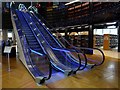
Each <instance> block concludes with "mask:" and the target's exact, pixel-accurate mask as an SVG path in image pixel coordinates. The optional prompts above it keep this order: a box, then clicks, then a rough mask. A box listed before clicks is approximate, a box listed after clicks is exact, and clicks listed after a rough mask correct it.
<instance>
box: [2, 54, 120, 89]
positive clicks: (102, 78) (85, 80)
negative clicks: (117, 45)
mask: <svg viewBox="0 0 120 90" xmlns="http://www.w3.org/2000/svg"><path fill="white" fill-rule="evenodd" d="M10 63H11V71H10V72H8V71H7V57H5V56H4V57H2V88H118V86H120V85H119V83H118V81H119V80H120V77H119V75H118V73H120V67H119V66H118V64H119V63H120V59H116V58H110V57H106V60H105V63H104V64H103V65H101V66H98V67H95V68H93V69H92V70H84V71H79V72H78V73H77V74H76V75H72V76H68V77H66V78H64V79H61V80H58V81H55V82H53V83H48V84H46V83H45V84H44V85H41V86H37V84H36V83H35V81H34V79H33V78H32V77H31V75H30V74H29V73H28V71H27V70H26V68H25V67H24V65H23V64H22V63H21V61H19V60H18V59H16V58H10Z"/></svg>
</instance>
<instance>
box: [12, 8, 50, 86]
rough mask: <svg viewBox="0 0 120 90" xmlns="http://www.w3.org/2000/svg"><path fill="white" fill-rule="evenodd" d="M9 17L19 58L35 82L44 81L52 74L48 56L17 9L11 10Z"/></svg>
mask: <svg viewBox="0 0 120 90" xmlns="http://www.w3.org/2000/svg"><path fill="white" fill-rule="evenodd" d="M11 19H12V23H13V27H14V33H15V35H16V38H17V44H18V45H17V46H18V52H19V53H20V54H19V55H20V57H19V59H20V60H21V61H22V63H23V64H24V65H25V67H26V68H27V69H28V71H29V72H30V74H31V75H32V76H33V78H34V79H35V80H36V83H39V84H41V83H44V81H45V80H48V79H50V77H51V74H52V67H51V63H50V61H49V57H48V56H47V55H46V54H45V53H44V52H43V50H42V49H41V47H40V45H39V43H38V41H37V38H36V37H35V35H34V33H33V32H32V30H31V29H30V28H29V27H28V24H27V23H26V22H25V21H24V19H23V17H22V16H21V15H20V12H19V11H18V10H14V9H12V10H11Z"/></svg>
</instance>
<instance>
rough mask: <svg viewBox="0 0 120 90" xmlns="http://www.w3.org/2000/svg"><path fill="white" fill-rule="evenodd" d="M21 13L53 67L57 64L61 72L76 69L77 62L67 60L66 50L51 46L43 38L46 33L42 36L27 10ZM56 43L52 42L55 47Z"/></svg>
mask: <svg viewBox="0 0 120 90" xmlns="http://www.w3.org/2000/svg"><path fill="white" fill-rule="evenodd" d="M21 13H22V14H21V15H23V16H24V18H25V20H26V21H27V23H28V24H29V27H30V28H31V29H32V30H33V31H34V33H35V34H36V36H37V37H38V38H39V41H40V43H41V45H42V46H41V47H44V48H43V49H44V50H45V52H46V54H48V55H49V57H50V58H51V63H52V65H53V66H54V67H56V66H58V68H57V69H59V70H61V71H62V72H65V73H67V72H72V71H76V70H77V69H78V67H79V65H78V64H76V65H75V63H74V64H73V63H71V62H69V57H68V56H67V55H66V53H65V52H66V51H65V50H62V49H60V48H59V49H53V48H51V47H50V45H49V43H48V42H47V41H46V38H45V37H47V34H46V35H45V34H44V36H45V37H44V36H43V34H42V33H40V31H39V29H38V27H37V26H36V24H35V23H34V22H33V20H32V17H31V16H30V15H29V14H28V12H21ZM50 39H51V38H50ZM49 41H53V40H49ZM51 43H52V42H51ZM53 44H54V43H53ZM56 45H57V44H54V46H55V47H56ZM55 47H54V48H55Z"/></svg>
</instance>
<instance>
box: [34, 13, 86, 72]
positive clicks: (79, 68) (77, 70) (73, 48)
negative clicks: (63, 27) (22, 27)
mask: <svg viewBox="0 0 120 90" xmlns="http://www.w3.org/2000/svg"><path fill="white" fill-rule="evenodd" d="M33 15H34V14H33ZM34 16H35V18H36V20H38V22H40V21H39V20H40V19H38V17H36V15H34ZM44 28H45V27H44ZM45 29H46V28H45ZM49 32H50V33H51V31H50V30H49ZM62 38H63V37H62ZM65 40H66V39H65ZM67 43H68V41H67ZM68 44H69V43H68ZM70 46H71V45H70ZM63 47H65V46H63ZM52 48H53V47H52ZM73 49H74V48H73ZM75 51H76V52H77V53H79V52H80V53H82V52H81V51H79V52H78V50H76V49H75ZM83 56H84V58H85V65H84V67H83V68H82V69H80V67H81V65H79V67H78V69H80V70H83V69H85V67H86V66H87V58H86V55H85V54H83ZM78 57H79V63H80V64H81V59H80V56H79V54H78ZM76 71H78V70H76Z"/></svg>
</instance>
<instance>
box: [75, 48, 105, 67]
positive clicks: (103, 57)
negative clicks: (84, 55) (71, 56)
mask: <svg viewBox="0 0 120 90" xmlns="http://www.w3.org/2000/svg"><path fill="white" fill-rule="evenodd" d="M75 48H76V49H89V50H90V49H91V50H94V49H95V50H98V51H99V52H101V54H102V61H101V63H99V64H95V65H94V66H99V65H102V64H103V63H104V61H105V55H104V53H103V51H102V50H101V49H99V48H86V47H80V48H79V47H75Z"/></svg>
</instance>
